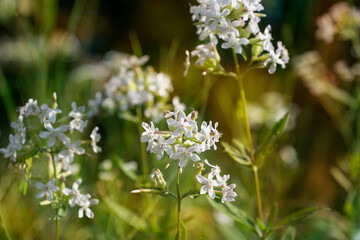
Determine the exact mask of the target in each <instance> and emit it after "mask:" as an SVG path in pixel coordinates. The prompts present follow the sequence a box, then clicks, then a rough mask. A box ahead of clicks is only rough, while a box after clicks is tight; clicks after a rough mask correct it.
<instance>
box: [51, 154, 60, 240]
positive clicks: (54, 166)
mask: <svg viewBox="0 0 360 240" xmlns="http://www.w3.org/2000/svg"><path fill="white" fill-rule="evenodd" d="M51 161H52V164H53V168H54V170H53V171H54V179H55V184H56V185H57V184H58V180H57V172H56V162H55V157H54V152H53V151H51ZM58 212H59V207H56V215H57V214H58ZM55 229H56V230H55V240H59V219H58V218H57V217H56V220H55Z"/></svg>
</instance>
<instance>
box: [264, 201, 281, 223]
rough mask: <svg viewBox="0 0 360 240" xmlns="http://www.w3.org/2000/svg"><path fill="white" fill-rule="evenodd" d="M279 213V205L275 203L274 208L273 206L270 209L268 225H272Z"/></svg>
mask: <svg viewBox="0 0 360 240" xmlns="http://www.w3.org/2000/svg"><path fill="white" fill-rule="evenodd" d="M277 214H278V205H277V204H276V203H275V204H274V205H273V206H272V208H271V211H270V214H269V217H268V219H267V222H266V225H267V226H268V227H271V226H272V225H273V223H274V221H275V219H276V217H277Z"/></svg>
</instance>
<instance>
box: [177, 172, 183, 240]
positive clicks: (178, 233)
mask: <svg viewBox="0 0 360 240" xmlns="http://www.w3.org/2000/svg"><path fill="white" fill-rule="evenodd" d="M179 182H180V166H179V167H178V172H177V179H176V191H177V205H178V209H177V211H178V215H177V216H178V219H177V221H178V222H177V223H178V224H177V235H176V236H177V239H180V217H181V200H182V198H181V195H180V184H179Z"/></svg>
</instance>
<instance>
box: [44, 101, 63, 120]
mask: <svg viewBox="0 0 360 240" xmlns="http://www.w3.org/2000/svg"><path fill="white" fill-rule="evenodd" d="M59 113H61V110H60V109H53V108H49V107H48V105H46V104H43V105H41V113H40V115H39V119H40V122H41V123H44V122H45V121H46V120H49V121H50V122H52V123H54V122H56V114H59Z"/></svg>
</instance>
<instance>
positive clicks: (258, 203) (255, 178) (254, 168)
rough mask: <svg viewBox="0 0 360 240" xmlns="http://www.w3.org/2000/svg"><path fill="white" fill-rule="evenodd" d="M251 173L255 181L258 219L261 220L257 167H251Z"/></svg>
mask: <svg viewBox="0 0 360 240" xmlns="http://www.w3.org/2000/svg"><path fill="white" fill-rule="evenodd" d="M253 173H254V180H255V187H256V199H257V208H258V213H259V218H260V220H261V221H262V220H263V218H264V217H263V210H262V203H261V193H260V184H259V176H258V168H257V166H253Z"/></svg>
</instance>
